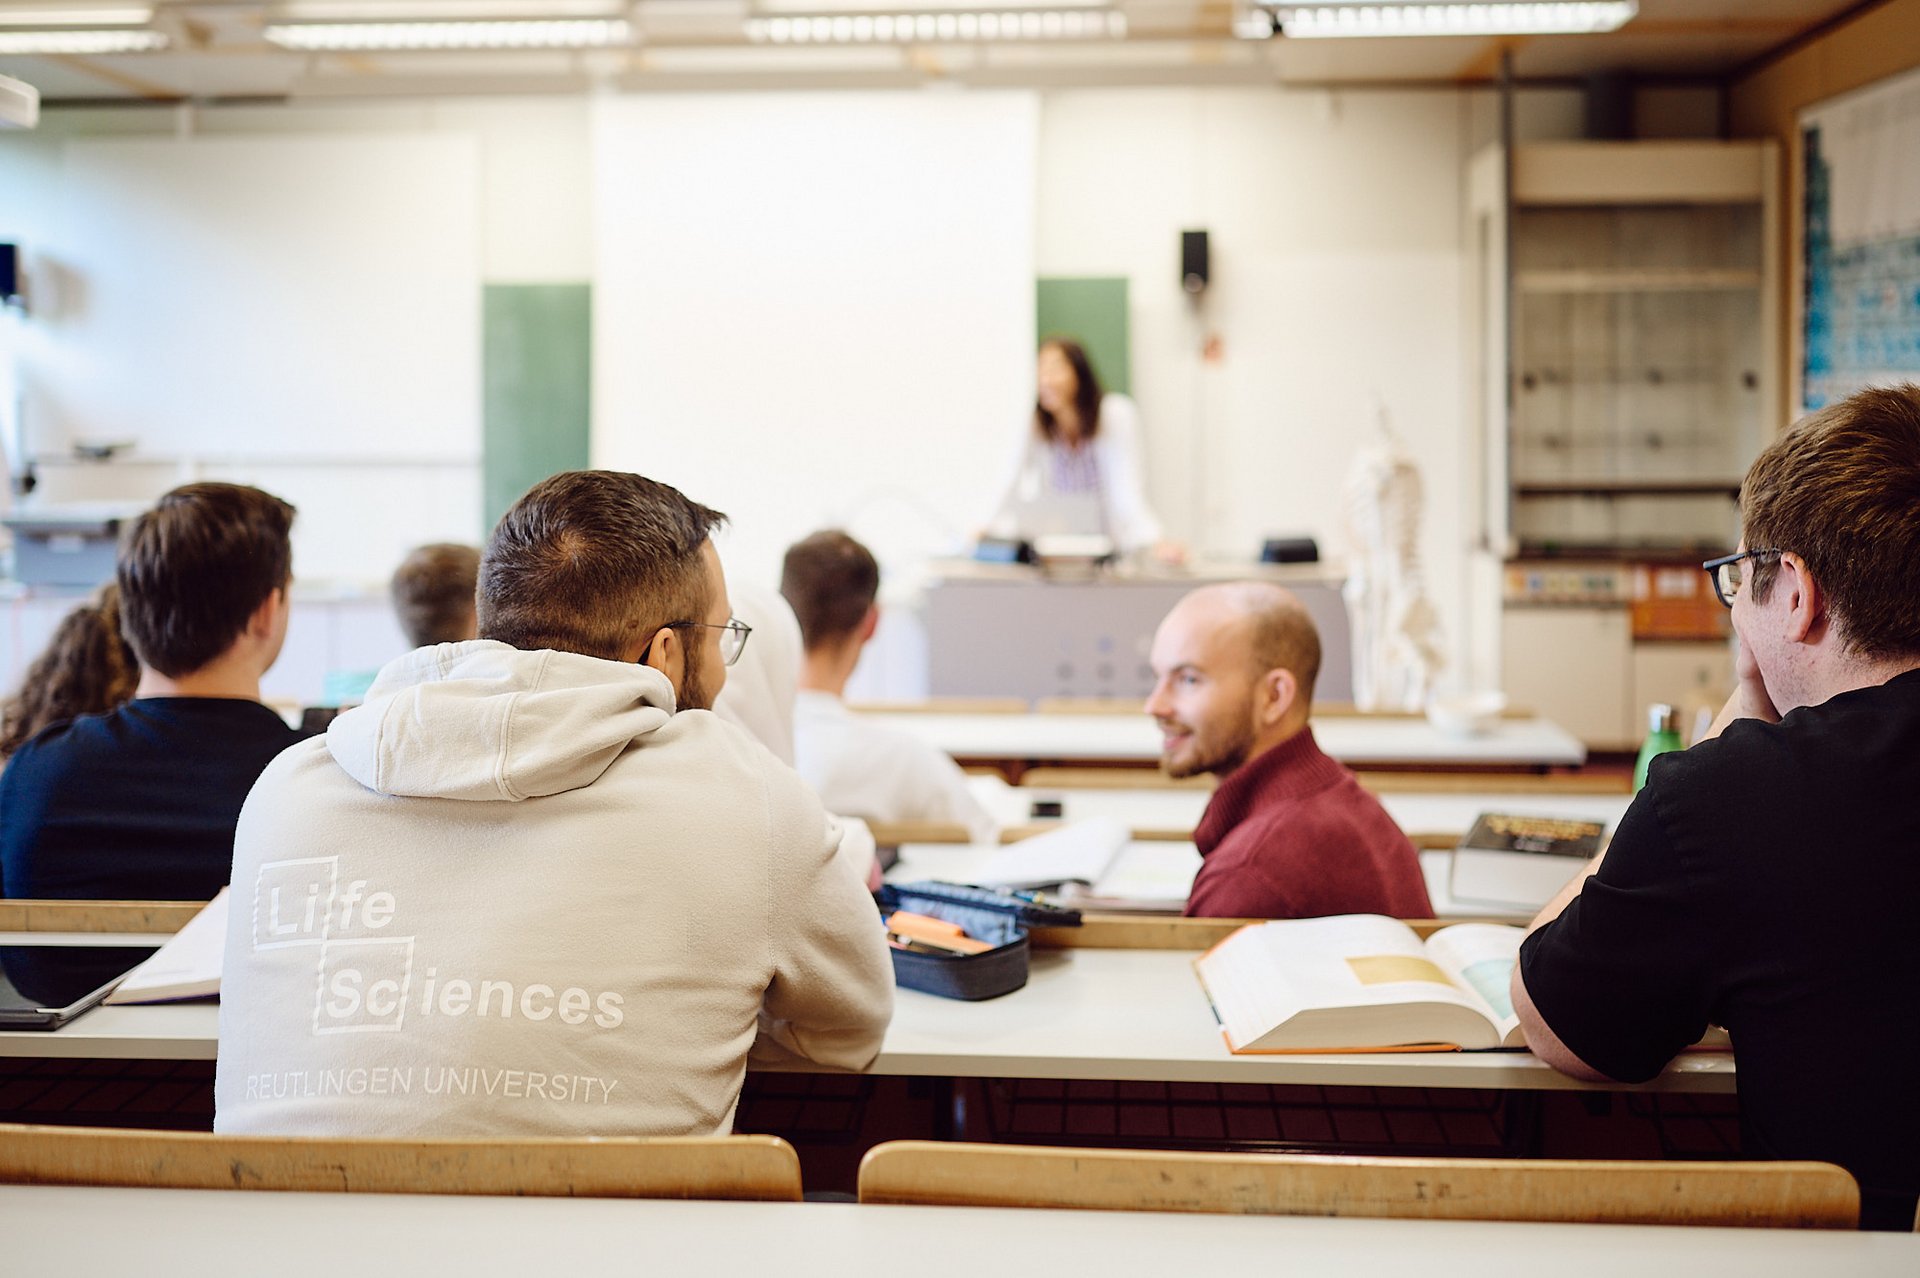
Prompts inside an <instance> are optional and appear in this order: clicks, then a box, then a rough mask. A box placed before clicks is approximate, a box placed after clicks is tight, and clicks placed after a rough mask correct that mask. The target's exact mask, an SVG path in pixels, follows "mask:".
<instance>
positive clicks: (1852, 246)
mask: <svg viewBox="0 0 1920 1278" xmlns="http://www.w3.org/2000/svg"><path fill="white" fill-rule="evenodd" d="M1800 130H1801V141H1802V144H1803V145H1802V148H1801V154H1802V157H1803V163H1804V165H1805V172H1804V185H1803V189H1804V191H1805V199H1806V207H1805V219H1804V227H1805V242H1804V244H1803V245H1802V251H1803V253H1804V254H1805V256H1804V266H1805V271H1804V273H1803V278H1804V280H1805V284H1806V293H1805V296H1804V298H1803V302H1804V306H1803V309H1802V324H1803V326H1804V327H1803V330H1802V337H1803V339H1804V340H1803V345H1802V350H1803V351H1804V356H1803V363H1802V366H1801V369H1800V372H1801V387H1802V392H1801V398H1802V409H1803V411H1812V410H1813V409H1817V408H1821V407H1824V406H1825V405H1827V404H1830V403H1833V402H1834V401H1835V400H1839V399H1843V398H1845V397H1846V396H1847V395H1849V394H1851V393H1852V392H1854V391H1856V390H1859V389H1860V388H1861V387H1863V386H1884V385H1887V384H1889V383H1892V382H1900V381H1920V72H1908V73H1907V74H1905V75H1901V76H1896V77H1894V78H1892V79H1889V80H1886V81H1882V82H1881V83H1879V84H1876V85H1874V86H1872V87H1871V88H1867V89H1863V90H1861V91H1860V92H1858V93H1852V94H1848V95H1846V96H1845V97H1841V98H1835V99H1833V100H1831V101H1829V102H1825V103H1822V104H1820V105H1819V106H1817V107H1813V108H1811V109H1809V110H1807V111H1805V112H1803V113H1802V114H1801V116H1800Z"/></svg>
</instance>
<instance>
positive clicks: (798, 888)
mask: <svg viewBox="0 0 1920 1278" xmlns="http://www.w3.org/2000/svg"><path fill="white" fill-rule="evenodd" d="M840 834H841V832H840V829H839V827H838V825H837V824H835V823H834V822H832V821H831V820H830V818H828V817H827V815H826V814H825V813H824V812H823V811H822V810H821V807H820V804H819V802H818V801H817V800H816V799H814V797H813V796H812V795H811V794H810V793H809V792H808V791H807V789H806V787H805V786H804V785H803V784H802V783H801V781H800V779H799V778H798V777H797V776H795V775H794V774H793V772H791V771H790V770H789V769H787V768H785V767H783V766H781V765H780V764H779V763H778V762H776V761H775V760H774V759H773V758H772V757H771V756H770V755H769V754H768V753H767V752H766V751H765V749H763V748H762V747H761V746H760V745H759V744H757V743H756V742H754V741H753V740H752V739H751V738H750V737H748V735H747V734H746V733H745V732H743V731H741V730H740V729H738V728H736V727H734V726H733V725H731V724H727V723H724V722H722V721H721V720H720V719H718V718H716V717H715V716H714V715H712V714H709V713H706V712H704V711H687V712H683V713H679V714H675V713H674V712H673V691H672V688H671V686H670V685H669V684H668V682H667V680H666V679H665V678H664V677H663V676H661V675H660V674H659V673H657V672H656V671H653V670H650V669H647V668H645V667H641V666H633V665H624V664H620V663H617V662H611V661H601V660H597V659H595V658H592V657H583V656H579V655H577V654H572V653H560V652H521V651H518V650H516V649H514V648H511V647H508V646H507V645H505V644H500V643H494V642H490V641H486V640H476V641H473V642H469V643H460V644H442V645H440V646H439V647H435V648H423V649H420V650H419V651H417V652H413V653H410V654H409V655H407V656H406V657H403V658H401V659H400V660H398V661H395V662H394V663H392V664H391V665H389V666H388V667H387V668H386V669H385V670H383V671H381V673H380V677H379V678H378V679H377V680H376V681H375V683H374V685H373V687H372V689H371V690H370V691H369V692H368V695H367V703H366V704H365V705H364V706H361V707H360V708H358V709H355V710H350V711H348V712H347V713H345V714H343V715H341V716H340V717H339V718H338V719H336V720H335V721H334V723H333V726H332V728H331V729H330V730H329V731H328V733H327V735H326V736H325V737H324V738H318V739H315V740H311V741H306V742H303V743H301V744H300V745H297V746H294V747H293V748H291V749H289V750H287V751H286V752H285V753H283V754H282V755H281V756H280V757H279V758H278V759H276V760H274V762H273V763H272V764H271V765H269V767H268V768H267V770H266V771H265V772H264V773H263V774H262V775H261V777H260V780H259V783H258V784H256V785H255V786H254V789H253V792H252V794H251V795H250V796H249V797H248V799H247V803H246V807H245V808H244V809H243V810H242V812H241V814H240V823H239V827H238V829H237V830H236V832H235V835H234V866H233V908H232V911H231V918H230V921H229V928H228V936H227V957H226V970H225V974H224V976H223V979H222V985H221V1005H220V1059H219V1072H218V1078H217V1081H216V1086H215V1100H216V1117H215V1120H214V1128H215V1130H216V1131H222V1132H269V1133H285V1134H303V1135H304V1134H313V1135H434V1136H491V1135H499V1136H533V1135H615V1134H619V1135H648V1134H667V1133H710V1132H724V1131H726V1130H728V1128H729V1127H730V1125H731V1122H732V1114H733V1107H734V1104H735V1101H736V1099H737V1098H738V1096H739V1091H740V1083H741V1078H742V1075H743V1073H744V1071H745V1068H746V1062H747V1057H748V1054H749V1050H750V1049H751V1050H752V1052H753V1054H754V1055H755V1056H756V1057H761V1056H768V1057H784V1058H787V1059H791V1058H793V1057H795V1056H798V1057H801V1058H803V1059H807V1060H812V1061H817V1062H820V1063H822V1064H826V1065H834V1066H841V1067H845V1068H849V1069H859V1068H861V1067H863V1066H865V1065H867V1064H868V1063H869V1062H871V1061H872V1059H873V1057H874V1056H875V1054H876V1053H877V1052H878V1051H879V1047H880V1040H881V1036H882V1034H883V1033H884V1031H885V1028H886V1024H887V1021H888V1018H889V1016H890V1015H891V1011H892V985H893V982H892V970H891V966H890V964H889V961H888V955H887V950H886V945H885V938H884V935H883V933H882V930H881V927H880V922H879V916H878V914H877V913H876V912H875V910H874V907H873V902H872V900H871V898H870V897H869V896H868V895H867V893H866V892H865V891H864V890H863V889H862V887H861V884H860V882H859V880H858V878H857V876H856V873H855V867H854V866H852V865H851V864H850V863H849V862H848V860H847V859H846V858H844V857H842V856H841V855H840V854H839V849H838V845H839V842H840ZM756 1032H757V1033H758V1040H757V1041H756Z"/></svg>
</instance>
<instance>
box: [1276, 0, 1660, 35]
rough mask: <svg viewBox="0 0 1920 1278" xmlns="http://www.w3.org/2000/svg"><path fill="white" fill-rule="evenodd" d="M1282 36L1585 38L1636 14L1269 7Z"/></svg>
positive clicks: (1605, 7) (1616, 10)
mask: <svg viewBox="0 0 1920 1278" xmlns="http://www.w3.org/2000/svg"><path fill="white" fill-rule="evenodd" d="M1271 12H1272V14H1273V19H1274V22H1275V23H1276V24H1277V25H1278V27H1279V28H1280V33H1281V34H1283V35H1285V36H1288V37H1289V38H1291V39H1295V40H1313V39H1352V38H1356V37H1366V36H1485V35H1587V34H1593V33H1595V32H1601V31H1616V30H1618V29H1619V28H1620V27H1622V26H1625V25H1626V24H1627V23H1628V22H1629V21H1631V20H1632V19H1633V17H1634V15H1635V14H1637V13H1638V12H1639V5H1638V4H1637V3H1635V0H1584V2H1582V3H1554V2H1545V0H1543V2H1541V3H1519V2H1513V3H1487V4H1426V3H1413V4H1303V5H1273V6H1271Z"/></svg>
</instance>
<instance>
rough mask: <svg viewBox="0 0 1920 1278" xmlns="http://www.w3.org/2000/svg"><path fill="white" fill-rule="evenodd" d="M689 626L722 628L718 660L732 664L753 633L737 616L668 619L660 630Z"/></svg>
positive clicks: (712, 628) (743, 650)
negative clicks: (722, 620) (702, 619)
mask: <svg viewBox="0 0 1920 1278" xmlns="http://www.w3.org/2000/svg"><path fill="white" fill-rule="evenodd" d="M689 626H698V627H700V628H701V629H702V630H723V631H725V632H726V633H725V634H723V635H721V636H720V660H721V661H722V662H724V663H725V664H727V665H729V666H730V665H732V664H733V663H734V662H736V661H738V660H740V654H741V653H743V652H745V651H746V650H747V636H748V635H750V634H752V633H753V627H752V626H749V625H748V624H747V623H746V622H744V621H742V620H740V618H738V617H728V618H727V619H726V621H724V622H718V621H669V622H668V623H667V624H666V625H664V626H662V627H660V628H661V629H662V630H685V629H686V628H687V627H689Z"/></svg>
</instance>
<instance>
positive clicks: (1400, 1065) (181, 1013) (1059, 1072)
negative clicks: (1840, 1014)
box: [0, 934, 1734, 1093]
mask: <svg viewBox="0 0 1920 1278" xmlns="http://www.w3.org/2000/svg"><path fill="white" fill-rule="evenodd" d="M17 939H18V938H17V936H15V935H12V934H0V944H6V943H8V942H10V941H14V940H17ZM89 939H91V940H95V941H104V940H106V939H108V938H102V937H93V938H89ZM149 943H151V942H150V941H149ZM1193 957H1194V955H1193V952H1191V951H1187V950H1099V949H1071V950H1043V949H1036V950H1035V951H1034V955H1033V968H1032V975H1031V978H1030V980H1029V982H1028V985H1027V987H1026V988H1025V989H1023V990H1020V991H1017V992H1016V993H1013V994H1009V995H1007V996H1006V997H1004V998H998V999H989V1000H988V1001H986V1002H983V1003H960V1002H955V1001H953V1000H950V999H942V998H935V997H934V996H933V995H930V994H920V993H916V992H914V991H912V990H901V991H899V992H898V994H897V996H896V1003H895V1010H894V1019H893V1025H892V1026H891V1028H889V1030H888V1031H887V1040H886V1046H885V1047H884V1048H882V1050H881V1053H880V1058H879V1059H878V1060H877V1061H875V1062H874V1064H873V1067H872V1069H871V1070H870V1071H869V1072H871V1073H874V1074H895V1075H907V1076H920V1077H938V1078H1060V1079H1066V1078H1079V1079H1116V1080H1128V1081H1147V1082H1213V1083H1308V1084H1317V1085H1326V1086H1337V1085H1354V1086H1379V1087H1473V1088H1515V1089H1522V1090H1528V1091H1583V1090H1600V1091H1606V1090H1635V1091H1639V1090H1645V1091H1669V1092H1678V1091H1685V1092H1716V1093H1731V1092H1732V1091H1733V1090H1734V1077H1733V1061H1732V1059H1731V1057H1729V1056H1726V1055H1724V1054H1719V1053H1702V1054H1695V1055H1690V1056H1685V1057H1682V1058H1681V1059H1680V1060H1679V1061H1676V1062H1675V1063H1674V1064H1673V1065H1670V1066H1668V1068H1667V1070H1666V1072H1665V1073H1663V1074H1662V1075H1660V1077H1658V1078H1656V1079H1654V1080H1653V1081H1652V1082H1650V1083H1647V1084H1645V1085H1643V1086H1642V1087H1639V1088H1607V1087H1600V1088H1595V1087H1593V1086H1591V1085H1589V1084H1585V1083H1579V1082H1576V1081H1574V1080H1573V1079H1570V1078H1567V1077H1565V1076H1564V1075H1561V1074H1556V1073H1554V1072H1553V1071H1552V1070H1551V1069H1548V1068H1547V1067H1546V1066H1545V1065H1543V1064H1541V1063H1540V1061H1539V1060H1538V1059H1536V1058H1535V1057H1533V1056H1531V1055H1529V1054H1527V1053H1524V1052H1490V1053H1489V1052H1477V1053H1464V1052H1440V1053H1432V1054H1423V1055H1417V1056H1415V1055H1392V1054H1386V1055H1364V1054H1362V1055H1349V1056H1265V1057H1244V1056H1243V1057H1237V1056H1234V1055H1233V1054H1231V1053H1230V1052H1228V1051H1227V1048H1226V1044H1225V1043H1224V1042H1223V1041H1222V1040H1221V1038H1220V1029H1219V1026H1218V1025H1217V1024H1216V1023H1215V1022H1214V1019H1213V1013H1212V1012H1211V1010H1209V1008H1208V1007H1207V1001H1206V998H1205V997H1204V995H1202V993H1201V991H1200V987H1199V985H1198V983H1197V982H1196V981H1195V979H1194V975H1193V968H1192V961H1193ZM219 1034H220V1016H219V1008H218V1007H217V1006H215V1005H213V1004H208V1003H181V1004H174V1005H169V1006H158V1007H98V1008H95V1009H93V1010H92V1011H90V1012H88V1013H87V1014H86V1015H84V1016H82V1017H80V1018H79V1019H78V1020H76V1021H74V1023H73V1024H71V1025H68V1026H66V1027H65V1028H63V1029H60V1030H57V1031H54V1032H53V1033H50V1034H49V1033H40V1032H29V1031H25V1030H13V1031H7V1032H0V1056H23V1057H64V1058H69V1059H72V1058H97V1059H120V1060H212V1059H214V1057H215V1056H216V1054H217V1049H218V1046H219Z"/></svg>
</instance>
